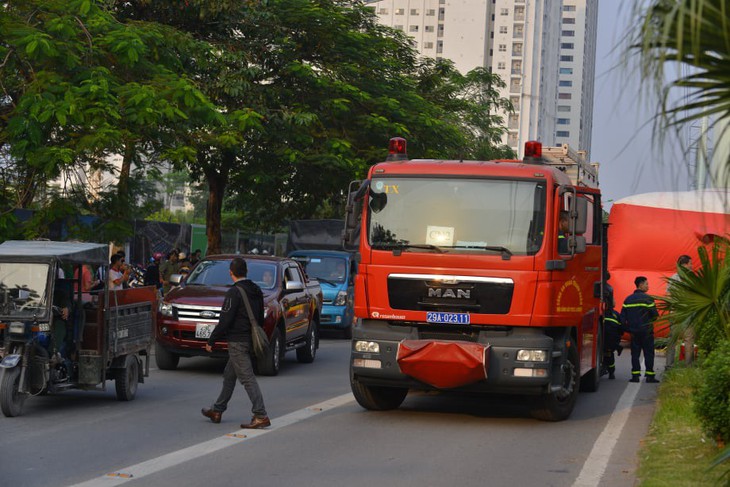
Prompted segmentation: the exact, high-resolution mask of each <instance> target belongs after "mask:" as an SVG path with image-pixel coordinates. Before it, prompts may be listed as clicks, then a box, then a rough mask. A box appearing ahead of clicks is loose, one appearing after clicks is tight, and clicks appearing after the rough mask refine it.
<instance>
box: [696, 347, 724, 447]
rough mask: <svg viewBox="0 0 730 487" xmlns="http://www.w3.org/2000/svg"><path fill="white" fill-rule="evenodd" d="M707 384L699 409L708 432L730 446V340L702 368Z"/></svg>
mask: <svg viewBox="0 0 730 487" xmlns="http://www.w3.org/2000/svg"><path fill="white" fill-rule="evenodd" d="M702 375H703V381H702V384H701V385H700V387H699V389H698V392H697V398H696V400H695V409H696V411H697V414H698V415H699V417H700V418H701V420H702V424H703V426H704V427H705V429H706V430H707V432H708V433H709V434H710V435H711V436H712V437H713V438H718V439H721V440H722V441H724V442H730V340H725V341H723V342H721V343H720V345H718V346H717V347H716V348H715V350H714V351H713V352H712V353H711V354H710V355H709V356H708V357H707V359H706V360H705V361H704V363H703V364H702Z"/></svg>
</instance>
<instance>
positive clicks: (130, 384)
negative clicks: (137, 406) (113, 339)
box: [114, 355, 139, 401]
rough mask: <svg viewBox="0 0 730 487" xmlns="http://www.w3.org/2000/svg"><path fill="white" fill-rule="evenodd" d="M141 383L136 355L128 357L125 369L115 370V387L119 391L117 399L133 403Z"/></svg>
mask: <svg viewBox="0 0 730 487" xmlns="http://www.w3.org/2000/svg"><path fill="white" fill-rule="evenodd" d="M138 383H139V361H138V360H137V357H135V356H134V355H127V356H126V357H125V358H124V368H121V369H115V371H114V385H115V386H116V389H117V399H118V400H120V401H131V400H132V399H134V396H135V395H136V394H137V384H138Z"/></svg>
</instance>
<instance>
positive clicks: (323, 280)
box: [316, 277, 337, 287]
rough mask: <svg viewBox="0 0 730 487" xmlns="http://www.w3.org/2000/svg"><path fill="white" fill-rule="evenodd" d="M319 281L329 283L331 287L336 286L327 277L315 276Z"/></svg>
mask: <svg viewBox="0 0 730 487" xmlns="http://www.w3.org/2000/svg"><path fill="white" fill-rule="evenodd" d="M316 279H317V280H318V281H319V282H324V283H326V284H329V285H330V286H332V287H337V284H335V282H334V281H330V280H329V279H325V278H324V277H317V278H316Z"/></svg>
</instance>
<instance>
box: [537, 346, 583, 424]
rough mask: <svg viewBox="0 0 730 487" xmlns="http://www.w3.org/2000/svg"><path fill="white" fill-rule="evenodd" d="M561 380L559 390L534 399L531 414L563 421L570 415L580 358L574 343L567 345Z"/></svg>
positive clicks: (575, 395)
mask: <svg viewBox="0 0 730 487" xmlns="http://www.w3.org/2000/svg"><path fill="white" fill-rule="evenodd" d="M561 367H562V372H563V374H562V375H563V381H562V384H560V386H561V387H560V390H558V391H556V392H551V393H549V394H545V395H543V396H541V397H539V398H537V400H536V404H535V407H534V408H533V409H532V411H531V414H532V417H533V418H535V419H539V420H542V421H563V420H564V419H567V418H568V416H570V413H572V412H573V408H574V407H575V401H576V399H578V387H579V385H578V382H579V377H580V359H579V357H578V349H577V348H576V346H575V344H574V343H573V344H571V346H569V347H568V356H567V357H566V360H565V362H564V363H563V364H562V366H561Z"/></svg>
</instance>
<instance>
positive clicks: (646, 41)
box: [631, 0, 730, 187]
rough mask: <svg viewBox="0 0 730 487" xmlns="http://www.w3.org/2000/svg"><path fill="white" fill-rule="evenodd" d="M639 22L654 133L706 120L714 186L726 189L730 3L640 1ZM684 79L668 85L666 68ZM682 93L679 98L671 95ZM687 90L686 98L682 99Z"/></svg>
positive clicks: (638, 44)
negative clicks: (652, 96)
mask: <svg viewBox="0 0 730 487" xmlns="http://www.w3.org/2000/svg"><path fill="white" fill-rule="evenodd" d="M634 8H635V10H636V14H637V15H638V16H639V17H640V18H641V22H640V23H639V24H638V28H637V30H636V32H635V33H634V36H633V38H632V46H631V47H632V50H633V51H634V52H636V53H637V54H638V55H639V59H640V66H641V74H642V78H643V79H644V80H645V82H646V83H647V85H648V86H649V87H650V88H651V89H654V90H655V91H656V93H658V94H659V97H660V106H659V109H658V114H657V118H656V122H657V123H656V132H655V133H656V134H657V136H658V137H659V140H660V141H661V138H662V137H664V136H666V133H667V131H668V129H672V128H673V129H676V131H677V132H678V133H679V132H680V131H681V130H682V128H683V127H684V126H685V125H686V124H688V123H691V122H693V121H696V120H701V119H703V118H705V117H709V118H710V119H712V120H714V122H713V124H714V126H715V128H716V131H715V137H716V141H717V142H716V148H717V147H724V151H723V150H720V151H718V150H717V149H716V154H717V155H718V157H721V159H720V160H718V164H719V166H720V167H719V168H718V171H717V172H716V174H715V181H714V183H715V185H716V186H724V187H728V186H730V171H729V169H730V123H729V122H730V4H728V2H727V0H650V2H649V4H648V5H646V4H645V3H644V2H639V3H638V5H637V6H636V7H634ZM672 65H677V67H679V68H681V70H682V74H681V75H680V76H679V77H678V78H677V79H673V80H667V79H666V76H665V73H666V72H667V69H666V68H667V67H669V66H672ZM677 90H681V91H680V92H679V95H682V96H680V97H678V96H676V95H674V93H675V92H676V91H677ZM688 90H689V93H690V95H689V96H686V93H687V91H688ZM675 100H679V101H675Z"/></svg>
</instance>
